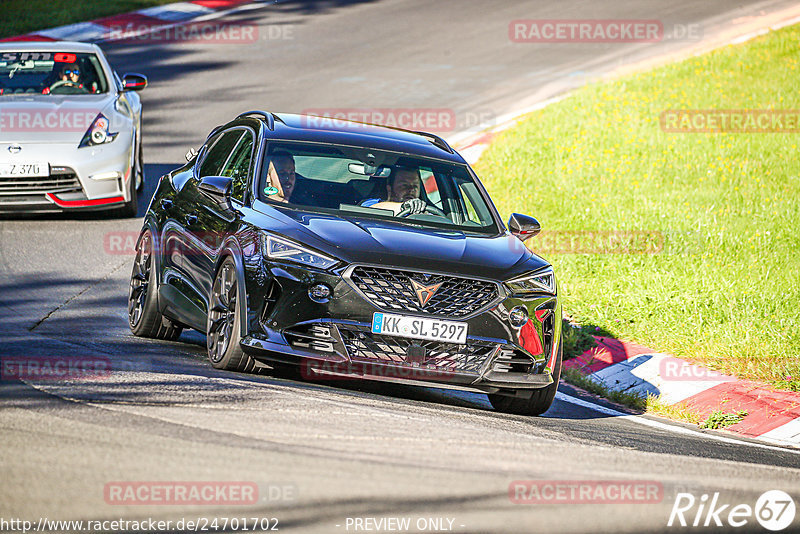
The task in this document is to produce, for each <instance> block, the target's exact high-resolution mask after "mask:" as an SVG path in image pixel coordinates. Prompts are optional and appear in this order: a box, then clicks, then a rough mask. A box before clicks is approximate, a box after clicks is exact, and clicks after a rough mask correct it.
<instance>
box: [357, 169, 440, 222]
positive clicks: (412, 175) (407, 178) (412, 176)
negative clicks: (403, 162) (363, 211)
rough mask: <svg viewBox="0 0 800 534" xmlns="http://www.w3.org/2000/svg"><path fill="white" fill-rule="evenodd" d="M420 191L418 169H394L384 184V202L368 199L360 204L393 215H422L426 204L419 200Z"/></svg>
mask: <svg viewBox="0 0 800 534" xmlns="http://www.w3.org/2000/svg"><path fill="white" fill-rule="evenodd" d="M421 191H422V180H421V179H420V175H419V169H416V168H409V167H395V169H394V171H393V172H392V174H391V175H390V176H389V180H388V181H387V182H386V200H382V199H380V198H370V199H367V200H365V201H363V202H362V203H361V205H362V206H364V207H368V208H380V209H384V210H391V211H393V212H394V214H395V215H397V214H398V213H401V212H403V211H408V212H409V214H414V213H423V212H424V211H425V209H426V208H427V203H426V202H425V201H424V200H422V199H421V198H419V196H420V192H421Z"/></svg>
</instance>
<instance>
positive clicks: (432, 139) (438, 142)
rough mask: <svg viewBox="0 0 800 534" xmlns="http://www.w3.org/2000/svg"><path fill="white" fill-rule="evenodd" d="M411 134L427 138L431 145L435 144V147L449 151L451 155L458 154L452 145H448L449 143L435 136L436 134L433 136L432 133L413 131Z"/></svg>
mask: <svg viewBox="0 0 800 534" xmlns="http://www.w3.org/2000/svg"><path fill="white" fill-rule="evenodd" d="M411 133H415V134H417V135H421V136H423V137H427V138H428V140H429V141H430V142H431V143H433V144H434V145H436V146H438V147H439V148H441V149H442V150H445V151H447V152H449V153H451V154H455V153H456V152H455V150H453V148H452V147H451V146H450V145H448V144H447V141H445V140H444V139H442V138H441V137H439V136H438V135H435V134H432V133H428V132H415V131H412V132H411Z"/></svg>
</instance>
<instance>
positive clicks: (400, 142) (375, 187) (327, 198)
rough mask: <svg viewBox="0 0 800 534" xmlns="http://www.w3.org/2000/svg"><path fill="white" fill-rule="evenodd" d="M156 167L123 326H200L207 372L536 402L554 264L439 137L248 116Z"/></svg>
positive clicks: (532, 410) (535, 410) (517, 404)
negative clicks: (348, 380) (181, 162)
mask: <svg viewBox="0 0 800 534" xmlns="http://www.w3.org/2000/svg"><path fill="white" fill-rule="evenodd" d="M187 159H188V160H189V162H188V163H187V164H186V165H185V166H183V167H181V168H179V169H176V170H174V171H172V172H171V173H169V174H167V175H165V176H163V177H161V179H160V181H159V183H158V187H157V190H156V192H155V195H154V197H153V200H152V201H151V203H150V207H149V208H148V210H147V213H146V215H145V218H144V225H143V228H142V232H141V235H140V237H139V239H138V242H137V249H136V250H137V253H136V259H135V262H134V266H133V273H132V275H131V284H130V294H129V303H128V311H129V319H130V326H131V329H132V331H133V333H134V334H136V335H138V336H147V337H155V338H160V339H176V338H177V337H178V335H179V334H180V332H181V329H183V328H187V327H189V328H194V329H196V330H199V331H200V332H204V333H205V334H206V335H207V339H208V343H207V344H208V358H209V360H210V361H211V364H212V365H213V366H214V367H217V368H221V369H229V370H234V371H251V370H253V369H254V368H255V367H256V366H259V364H258V363H257V362H261V363H266V364H268V365H269V366H271V367H276V366H288V365H290V366H295V368H296V367H297V366H299V367H300V369H301V370H302V374H303V376H304V377H306V378H309V379H322V378H325V377H336V378H337V379H338V378H342V377H362V378H366V379H371V380H389V381H402V382H404V383H415V384H422V385H435V386H438V387H450V388H456V389H466V390H470V391H479V392H485V393H487V394H488V395H489V399H490V400H491V402H492V404H493V405H494V406H495V407H496V408H497V409H498V410H501V411H505V412H511V413H520V414H540V413H543V412H545V411H546V410H547V409H548V408H549V407H550V405H551V404H552V402H553V398H554V396H555V392H556V387H557V385H558V378H559V375H560V372H561V304H560V302H559V300H558V298H557V296H556V280H555V276H554V274H553V270H552V267H551V266H550V265H549V264H548V263H547V262H546V261H545V260H543V259H542V258H540V257H538V256H536V255H535V254H533V253H532V252H531V251H530V250H529V249H528V248H527V247H526V246H525V245H524V243H523V240H524V239H526V238H528V237H531V236H533V235H536V233H538V231H539V223H538V222H537V221H536V220H535V219H533V218H531V217H527V216H524V215H517V214H514V215H512V216H511V218H510V219H509V222H508V227H507V228H506V226H505V225H504V224H503V222H502V220H501V219H500V217H499V215H498V213H497V210H496V209H495V207H494V206H493V204H492V202H491V200H490V198H489V196H488V194H487V193H486V190H485V189H484V187H483V185H482V184H481V183H480V181H479V180H478V178H477V176H476V175H475V173H474V172H473V171H472V169H471V168H470V167H469V165H468V164H467V163H466V162H465V161H464V159H463V158H462V157H461V156H460V155H459V154H457V153H456V152H455V151H454V150H453V149H452V148H451V147H450V146H449V145H448V144H447V143H446V142H445V141H444V140H443V139H441V138H439V137H437V136H435V135H431V134H427V133H422V132H411V131H406V130H400V129H394V128H385V127H379V126H373V125H368V124H361V123H355V122H349V121H342V120H336V119H323V118H318V117H309V116H304V115H288V114H275V113H267V112H262V111H253V112H247V113H243V114H241V115H239V116H238V117H236V118H235V119H234V120H232V121H231V122H229V123H228V124H225V125H223V126H219V127H217V128H215V129H214V130H213V131H212V132H211V134H210V135H209V136H208V138H207V139H206V142H205V144H204V145H203V146H202V148H200V150H199V151H197V152H195V151H194V150H191V151H190V153H189V154H187Z"/></svg>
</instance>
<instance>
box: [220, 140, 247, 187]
mask: <svg viewBox="0 0 800 534" xmlns="http://www.w3.org/2000/svg"><path fill="white" fill-rule="evenodd" d="M252 159H253V135H252V134H251V133H250V132H245V134H244V135H243V136H242V138H241V139H240V140H239V144H238V145H236V148H235V149H234V150H233V154H231V157H230V159H228V162H227V163H226V164H225V168H223V169H222V172H221V173H220V176H230V177H232V178H233V184H232V186H231V197H233V198H235V199H236V200H238V201H239V202H244V195H245V192H246V191H247V183H248V181H249V177H250V162H251V160H252Z"/></svg>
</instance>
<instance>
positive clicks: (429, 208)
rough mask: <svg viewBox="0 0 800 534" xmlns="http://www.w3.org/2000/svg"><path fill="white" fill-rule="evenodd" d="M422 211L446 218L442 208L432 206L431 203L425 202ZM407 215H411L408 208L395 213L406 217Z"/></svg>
mask: <svg viewBox="0 0 800 534" xmlns="http://www.w3.org/2000/svg"><path fill="white" fill-rule="evenodd" d="M423 213H430V214H431V215H438V216H439V217H444V218H445V219H447V218H448V217H447V215H445V213H444V212H443V211H442V210H440V209H439V208H437V207H436V206H432V205H431V204H425V211H424V212H423ZM409 215H411V210H409V209H408V208H406V209H404V210H402V211H400V213H398V214H397V216H398V217H408V216H409Z"/></svg>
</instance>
